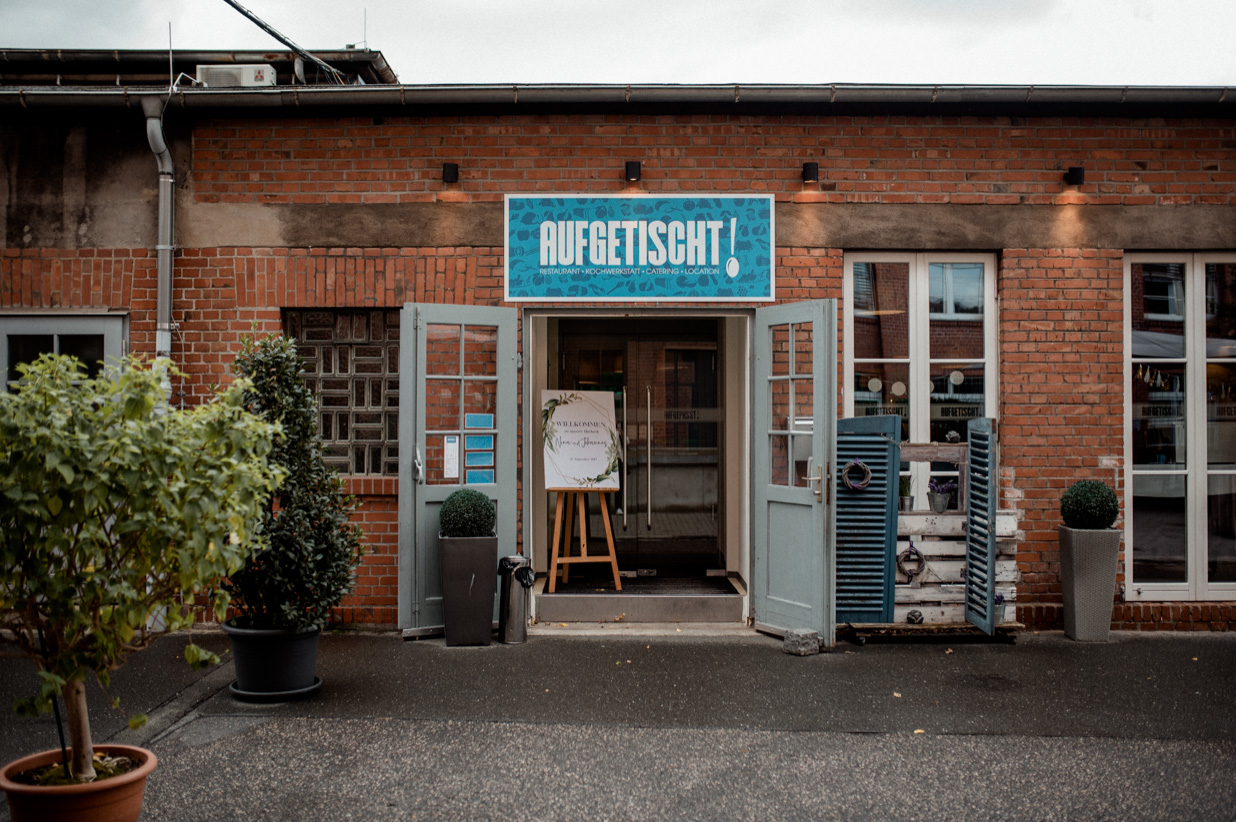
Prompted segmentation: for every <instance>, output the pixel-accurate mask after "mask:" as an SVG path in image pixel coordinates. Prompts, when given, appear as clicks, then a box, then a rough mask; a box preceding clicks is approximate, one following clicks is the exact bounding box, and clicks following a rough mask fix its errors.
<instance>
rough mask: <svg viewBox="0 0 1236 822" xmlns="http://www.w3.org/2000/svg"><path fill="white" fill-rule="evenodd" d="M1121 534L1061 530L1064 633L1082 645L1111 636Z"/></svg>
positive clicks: (1117, 532)
mask: <svg viewBox="0 0 1236 822" xmlns="http://www.w3.org/2000/svg"><path fill="white" fill-rule="evenodd" d="M1119 554H1120V531H1117V530H1116V529H1114V528H1105V529H1103V530H1082V529H1077V528H1069V527H1067V526H1064V525H1061V526H1060V581H1061V582H1062V583H1063V586H1064V633H1065V635H1066V636H1068V637H1069V638H1070V639H1076V640H1081V641H1083V642H1106V641H1107V640H1108V639H1109V638H1110V636H1111V627H1112V601H1113V597H1114V595H1115V590H1116V561H1117V558H1118V557H1119Z"/></svg>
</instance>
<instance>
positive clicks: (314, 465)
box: [223, 336, 363, 702]
mask: <svg viewBox="0 0 1236 822" xmlns="http://www.w3.org/2000/svg"><path fill="white" fill-rule="evenodd" d="M234 368H235V371H236V374H237V375H238V376H240V377H242V378H244V379H245V380H246V382H247V383H248V384H249V387H248V389H247V390H246V392H245V403H246V407H247V408H248V409H249V410H250V411H252V412H253V413H255V414H257V415H259V416H260V417H262V418H263V419H265V420H266V421H268V422H270V423H277V424H278V425H279V426H280V434H279V436H277V437H276V439H275V444H274V447H273V448H272V450H271V455H270V460H271V462H272V463H273V464H275V465H278V466H280V467H281V468H282V469H283V471H284V474H285V476H284V479H283V480H282V481H281V482H280V483H279V486H278V487H277V488H276V489H275V490H274V492H273V493H271V494H268V495H267V497H266V499H265V508H264V512H263V515H262V521H261V533H262V535H263V537H264V538H265V540H266V543H267V544H266V547H265V548H264V549H263V550H260V551H257V552H255V553H254V554H253V556H251V557H250V558H249V560H248V562H246V563H245V565H244V567H243V568H242V569H240V570H239V571H238V572H236V573H234V574H232V575H231V577H230V578H229V579H228V580H227V581H226V582H225V584H224V587H225V589H226V590H227V592H228V593H229V594H230V595H231V598H232V608H233V613H234V616H233V617H232V618H231V619H229V620H227V621H226V622H225V623H224V624H223V630H224V631H225V632H226V633H227V634H228V637H229V638H230V639H231V643H232V655H233V659H234V660H235V663H236V682H234V683H233V684H232V687H231V690H232V695H233V696H235V697H236V698H237V699H242V700H247V701H253V702H273V701H279V700H286V699H292V698H296V697H301V696H306V695H308V694H311V693H313V692H314V691H316V690H317V689H318V687H319V686H320V685H321V684H322V681H321V680H320V679H318V677H317V676H316V675H315V670H316V667H317V653H318V638H319V636H320V634H321V630H322V628H323V627H324V626H325V625H326V623H327V621H328V620H329V619H330V615H331V609H332V608H334V607H335V606H336V605H338V604H339V602H340V600H342V599H343V597H344V595H346V594H347V593H348V591H350V590H351V588H352V584H353V581H354V578H355V569H356V566H357V564H358V563H359V562H360V559H361V556H362V553H363V551H362V546H361V541H360V539H361V532H360V529H359V528H356V527H354V526H352V525H351V524H350V519H351V516H352V513H353V512H354V511H355V510H356V500H355V498H354V497H352V496H350V495H348V494H346V493H344V490H343V480H342V479H341V478H340V477H339V475H338V474H337V473H336V472H335V471H334V470H333V469H332V468H331V467H330V466H328V465H326V463H325V462H324V461H323V459H322V439H321V437H320V436H319V434H318V429H317V418H318V405H317V402H316V400H315V399H314V397H313V394H312V392H311V391H310V390H309V387H308V386H307V385H306V384H305V380H304V378H303V377H302V376H301V372H302V370H303V362H302V360H301V358H300V355H299V354H297V353H296V345H295V343H294V342H293V341H292V340H290V339H288V338H286V337H282V336H268V337H264V338H262V339H260V340H254V339H252V338H245V339H244V340H242V345H241V351H240V354H239V355H237V357H236V362H235V366H234Z"/></svg>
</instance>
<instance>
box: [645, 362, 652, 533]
mask: <svg viewBox="0 0 1236 822" xmlns="http://www.w3.org/2000/svg"><path fill="white" fill-rule="evenodd" d="M644 388H646V389H647V391H648V436H647V437H645V439H644V443H645V447H646V449H647V451H648V464H647V465H646V466H645V471H646V473H647V474H648V487H647V488H646V489H645V490H646V491H647V494H648V506H647V507H646V508H645V509H644V520H645V521H646V522H647V523H648V530H649V531H651V530H652V386H651V385H645V386H644Z"/></svg>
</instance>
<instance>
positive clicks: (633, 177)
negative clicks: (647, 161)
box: [623, 160, 639, 183]
mask: <svg viewBox="0 0 1236 822" xmlns="http://www.w3.org/2000/svg"><path fill="white" fill-rule="evenodd" d="M623 176H624V177H626V179H627V182H630V183H636V182H639V160H627V170H626V173H625V174H624V175H623Z"/></svg>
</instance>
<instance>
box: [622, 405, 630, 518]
mask: <svg viewBox="0 0 1236 822" xmlns="http://www.w3.org/2000/svg"><path fill="white" fill-rule="evenodd" d="M629 430H631V429H629V428H627V389H626V388H625V387H623V389H622V530H624V531H625V530H627V507H628V506H627V468H628V467H629V466H630V463H629V462H627V444H628V443H629V442H630V438H629V437H627V432H628V431H629Z"/></svg>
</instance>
